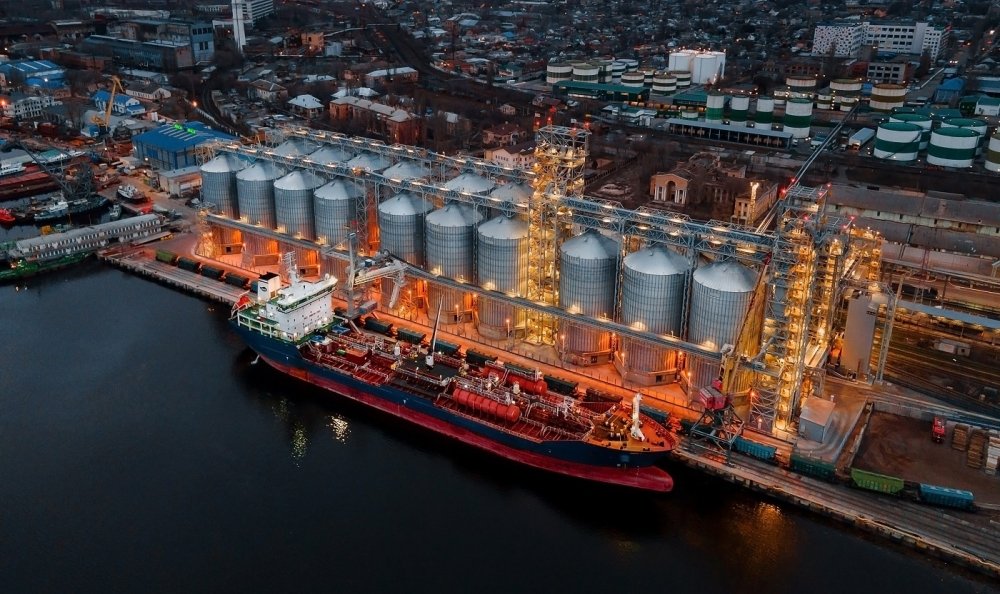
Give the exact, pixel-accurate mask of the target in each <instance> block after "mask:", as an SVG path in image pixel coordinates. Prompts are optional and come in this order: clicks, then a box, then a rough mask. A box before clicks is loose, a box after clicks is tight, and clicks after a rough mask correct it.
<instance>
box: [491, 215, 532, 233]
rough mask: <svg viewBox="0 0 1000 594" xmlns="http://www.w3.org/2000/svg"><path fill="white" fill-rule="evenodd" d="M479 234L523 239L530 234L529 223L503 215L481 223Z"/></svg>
mask: <svg viewBox="0 0 1000 594" xmlns="http://www.w3.org/2000/svg"><path fill="white" fill-rule="evenodd" d="M479 234H480V235H482V236H483V237H489V238H491V239H521V238H523V237H527V236H528V223H527V222H526V221H523V220H521V219H514V218H510V217H505V216H502V215H501V216H499V217H494V218H492V219H490V220H489V221H486V222H485V223H483V224H482V225H480V226H479Z"/></svg>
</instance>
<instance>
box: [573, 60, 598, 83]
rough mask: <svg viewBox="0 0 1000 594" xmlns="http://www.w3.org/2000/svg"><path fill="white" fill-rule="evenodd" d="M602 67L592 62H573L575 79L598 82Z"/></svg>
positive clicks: (577, 80)
mask: <svg viewBox="0 0 1000 594" xmlns="http://www.w3.org/2000/svg"><path fill="white" fill-rule="evenodd" d="M599 72H600V68H599V67H598V66H597V65H596V64H593V63H591V62H576V63H575V64H573V80H574V81H576V82H585V83H597V75H598V73H599Z"/></svg>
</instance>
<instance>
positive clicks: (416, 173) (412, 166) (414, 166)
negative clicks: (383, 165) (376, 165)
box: [382, 161, 431, 180]
mask: <svg viewBox="0 0 1000 594" xmlns="http://www.w3.org/2000/svg"><path fill="white" fill-rule="evenodd" d="M430 175H431V172H430V170H429V169H427V168H426V167H424V166H423V165H421V164H420V163H417V162H416V161H400V162H399V163H396V164H395V165H393V166H392V167H390V168H388V169H386V170H385V171H383V172H382V176H383V177H386V178H388V179H392V180H409V179H424V178H427V177H430Z"/></svg>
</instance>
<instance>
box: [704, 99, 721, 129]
mask: <svg viewBox="0 0 1000 594" xmlns="http://www.w3.org/2000/svg"><path fill="white" fill-rule="evenodd" d="M725 107H726V96H725V95H723V94H722V93H714V92H712V93H709V94H708V97H707V98H706V99H705V122H706V123H709V124H721V123H722V113H723V111H724V110H725Z"/></svg>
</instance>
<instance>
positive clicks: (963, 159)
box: [927, 128, 979, 169]
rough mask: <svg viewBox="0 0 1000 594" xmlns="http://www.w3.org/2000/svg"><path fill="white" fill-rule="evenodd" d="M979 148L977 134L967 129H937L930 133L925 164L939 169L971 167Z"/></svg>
mask: <svg viewBox="0 0 1000 594" xmlns="http://www.w3.org/2000/svg"><path fill="white" fill-rule="evenodd" d="M978 147H979V133H978V132H976V131H975V130H970V129H968V128H938V129H937V130H934V131H933V132H931V142H930V144H929V145H928V146H927V162H928V163H929V164H931V165H937V166H939V167H955V168H959V169H964V168H966V167H972V162H973V161H974V160H975V158H976V149H977V148H978Z"/></svg>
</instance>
